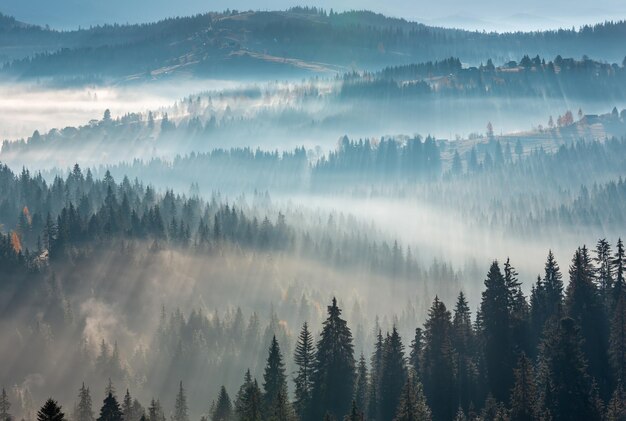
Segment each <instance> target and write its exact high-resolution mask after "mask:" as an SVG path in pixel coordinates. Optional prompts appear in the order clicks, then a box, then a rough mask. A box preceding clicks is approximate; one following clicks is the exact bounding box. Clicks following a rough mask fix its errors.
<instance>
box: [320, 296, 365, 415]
mask: <svg viewBox="0 0 626 421" xmlns="http://www.w3.org/2000/svg"><path fill="white" fill-rule="evenodd" d="M355 377H356V373H355V361H354V348H353V345H352V333H351V332H350V328H349V327H348V325H347V323H346V321H345V320H343V319H342V318H341V309H339V307H338V306H337V300H336V299H335V298H333V301H332V304H331V305H330V306H328V318H327V319H326V320H325V321H324V323H323V328H322V333H321V337H320V339H319V341H318V343H317V354H316V358H315V376H314V381H313V399H312V419H320V418H321V417H322V416H323V414H325V413H327V412H328V413H329V414H330V416H332V417H334V418H336V419H340V418H342V417H343V416H344V415H346V414H348V412H349V411H350V402H351V401H352V394H353V392H354V380H355Z"/></svg>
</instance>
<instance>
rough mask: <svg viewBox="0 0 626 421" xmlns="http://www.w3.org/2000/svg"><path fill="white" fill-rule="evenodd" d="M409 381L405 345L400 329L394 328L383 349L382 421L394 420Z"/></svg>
mask: <svg viewBox="0 0 626 421" xmlns="http://www.w3.org/2000/svg"><path fill="white" fill-rule="evenodd" d="M406 379H407V370H406V364H405V360H404V345H403V344H402V338H400V334H399V333H398V329H396V327H395V326H393V329H392V330H391V335H388V336H387V338H386V340H385V343H384V348H383V364H382V375H381V378H380V412H381V420H382V421H391V420H393V418H394V416H395V414H396V409H397V408H398V400H399V399H400V393H401V392H402V388H403V387H404V383H405V382H406Z"/></svg>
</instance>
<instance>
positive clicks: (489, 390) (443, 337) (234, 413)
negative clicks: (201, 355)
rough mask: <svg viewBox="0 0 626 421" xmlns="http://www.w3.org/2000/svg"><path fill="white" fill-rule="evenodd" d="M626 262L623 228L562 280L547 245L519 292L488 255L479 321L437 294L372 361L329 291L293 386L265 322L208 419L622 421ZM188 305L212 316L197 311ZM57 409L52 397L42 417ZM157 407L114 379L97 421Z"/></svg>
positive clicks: (297, 358) (1, 406)
mask: <svg viewBox="0 0 626 421" xmlns="http://www.w3.org/2000/svg"><path fill="white" fill-rule="evenodd" d="M625 264H626V255H625V252H624V246H623V243H622V242H621V240H620V241H619V242H618V244H617V246H616V250H615V251H613V250H612V248H611V246H610V244H609V243H608V242H606V240H600V241H598V244H597V246H596V247H595V250H594V251H593V252H590V251H589V250H588V249H587V248H586V247H584V246H583V247H580V248H578V249H577V250H576V251H575V253H574V256H573V258H572V261H571V263H570V266H569V270H568V272H569V281H568V282H567V285H566V284H565V282H564V279H563V278H564V276H563V273H562V272H561V269H560V268H559V265H558V264H557V262H556V261H555V259H554V256H553V255H552V253H551V252H550V253H549V254H548V257H547V260H546V263H545V272H544V274H543V275H541V276H538V279H537V281H536V282H535V283H534V284H533V285H532V289H531V293H530V296H528V297H527V296H526V295H525V294H524V293H523V292H522V289H521V282H520V281H519V280H518V278H517V273H516V271H515V269H514V268H513V267H512V265H511V263H510V262H509V260H508V259H507V261H506V262H505V263H504V265H501V264H500V263H499V262H497V261H494V262H493V263H492V264H491V266H490V268H489V271H488V273H487V276H486V278H485V282H484V285H485V288H484V290H483V294H482V299H481V302H480V306H479V309H478V311H477V313H476V314H475V317H474V319H473V320H472V316H471V312H470V310H469V306H468V302H467V300H466V298H465V296H464V294H463V293H460V294H459V296H458V299H457V301H456V303H455V305H454V308H453V309H452V310H449V309H448V308H447V306H446V305H445V304H444V303H443V302H442V301H441V300H439V298H435V299H434V301H433V302H432V305H431V307H430V310H429V311H428V315H427V318H426V321H425V323H424V325H423V328H417V329H415V335H414V337H413V338H411V341H410V342H408V341H406V340H404V341H403V339H402V337H401V336H400V334H399V332H398V331H397V329H396V328H395V326H394V327H392V328H391V330H390V331H388V332H386V333H383V332H382V331H378V332H377V335H376V342H375V344H374V347H373V353H372V355H371V360H370V364H367V361H366V359H365V357H364V356H363V355H361V356H360V357H357V356H356V355H355V351H354V344H353V342H354V338H353V333H352V331H351V329H350V328H349V326H348V324H347V322H346V320H345V319H344V318H343V317H342V311H341V309H340V308H339V306H338V303H337V300H336V299H333V300H332V303H331V305H329V306H328V308H327V316H326V319H325V320H324V322H323V323H322V328H321V331H320V333H319V336H318V340H317V341H315V340H314V336H313V334H312V333H311V331H310V329H309V325H308V324H307V323H306V322H304V324H303V325H302V330H301V332H300V335H299V336H298V338H297V341H296V345H295V348H294V350H293V360H294V363H295V374H294V377H293V382H294V386H295V389H294V391H295V393H293V394H291V395H290V394H289V392H288V390H289V383H290V382H289V378H288V376H287V370H286V361H287V357H286V355H285V350H284V349H282V348H281V345H280V344H279V341H278V340H277V337H276V336H275V334H272V333H271V332H270V333H269V334H270V335H273V336H272V338H271V340H269V342H268V343H269V345H268V351H267V354H265V355H267V357H266V363H265V368H264V370H263V376H262V381H259V380H258V379H256V378H254V376H253V375H252V374H251V372H250V371H249V370H248V371H247V372H246V373H245V375H244V381H243V384H242V385H241V387H240V388H239V391H238V392H237V393H236V395H234V397H233V398H231V397H230V396H229V393H228V391H227V389H226V388H224V387H222V388H221V390H220V392H219V394H218V396H217V398H216V400H215V401H213V403H212V404H210V405H209V402H208V400H207V403H206V405H205V408H206V409H207V410H208V414H209V417H210V418H211V419H212V420H215V421H217V420H221V421H228V420H274V419H277V420H297V419H301V420H309V419H310V420H315V419H340V418H344V417H345V419H350V420H353V419H355V420H363V419H371V420H380V421H386V420H434V421H446V420H481V421H487V420H494V421H495V420H543V419H546V418H548V419H554V420H572V419H585V420H620V419H622V418H623V417H624V415H625V412H626V406H625V405H626V402H624V399H625V396H626V395H625V394H624V391H623V386H622V384H623V375H624V373H625V371H624V367H626V357H625V356H626V340H625V339H624V337H626V335H624V332H625V331H626V317H624V315H625V314H626V290H625V289H624V265H625ZM176 317H180V316H176ZM192 317H193V318H194V319H196V320H197V321H196V322H193V323H206V319H205V318H204V316H202V315H201V314H197V315H196V316H192ZM237 317H240V316H237ZM203 320H204V321H203ZM189 323H192V319H191V318H190V319H189ZM170 324H171V325H172V326H175V325H177V322H176V321H173V322H170ZM239 325H241V323H239ZM159 329H161V328H159ZM241 334H242V335H243V336H242V337H243V338H244V339H245V338H246V336H247V335H248V334H249V333H243V331H242V332H241ZM158 338H159V335H157V340H159V339H158ZM170 372H172V371H170ZM108 373H110V370H105V371H103V372H102V374H103V375H107V374H108ZM173 373H177V370H176V368H174V371H173ZM185 393H186V392H185V389H184V388H183V385H182V383H180V384H179V385H177V393H176V399H175V404H174V410H173V413H172V418H173V419H174V420H177V421H178V420H179V421H185V420H187V419H188V409H187V397H186V394H185ZM78 396H79V400H78V403H77V405H76V410H75V415H74V417H73V418H72V419H75V420H76V421H85V420H90V419H93V417H94V416H93V411H92V409H91V397H90V393H89V389H88V388H85V386H84V385H83V386H82V387H81V389H80V391H79V395H78ZM9 410H10V405H9V402H8V397H7V394H6V393H5V392H3V394H2V398H1V399H0V411H2V414H3V416H4V417H9V415H8V414H9ZM59 412H60V409H59V408H58V407H57V406H56V403H54V405H53V404H52V403H51V402H50V401H48V402H46V404H45V405H44V406H43V407H42V409H41V410H40V411H39V415H38V420H39V421H43V420H44V419H51V418H41V416H42V414H43V416H48V417H53V416H55V415H54V414H58V413H59ZM45 414H48V415H45ZM130 414H132V416H131V415H130ZM159 414H164V411H163V409H162V407H161V405H160V403H159V401H158V400H157V401H155V400H154V399H153V400H152V402H151V404H150V407H149V408H148V410H147V412H146V411H145V410H144V409H143V407H142V406H141V404H139V403H138V402H135V401H133V399H132V398H131V396H130V394H129V393H128V392H127V393H126V396H125V397H124V400H123V404H122V405H120V403H119V402H118V401H117V398H116V395H115V390H114V389H113V387H112V386H111V382H109V386H107V390H106V392H105V399H104V402H103V405H102V408H101V410H100V417H99V418H98V420H102V421H104V420H107V421H120V420H122V419H124V420H126V419H133V420H136V419H138V418H142V417H145V418H146V419H154V420H159V419H160V417H163V416H164V415H159ZM61 417H62V415H61ZM4 419H7V418H4ZM142 419H143V418H142Z"/></svg>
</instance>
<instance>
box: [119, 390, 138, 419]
mask: <svg viewBox="0 0 626 421" xmlns="http://www.w3.org/2000/svg"><path fill="white" fill-rule="evenodd" d="M122 416H123V417H124V421H135V419H136V418H137V416H136V415H135V413H134V412H133V398H132V397H131V396H130V390H128V389H126V393H125V394H124V399H123V400H122Z"/></svg>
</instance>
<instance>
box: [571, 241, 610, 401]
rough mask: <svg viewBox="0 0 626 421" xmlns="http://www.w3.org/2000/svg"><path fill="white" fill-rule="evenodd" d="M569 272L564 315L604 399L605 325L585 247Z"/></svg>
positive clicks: (606, 377)
mask: <svg viewBox="0 0 626 421" xmlns="http://www.w3.org/2000/svg"><path fill="white" fill-rule="evenodd" d="M569 272H570V282H569V284H568V286H567V292H566V307H567V314H568V316H569V317H570V318H572V319H573V320H574V321H575V322H576V324H577V325H578V326H579V328H580V333H581V335H582V338H583V352H584V354H585V357H586V360H587V362H588V373H589V375H591V377H592V378H594V379H595V380H596V382H598V386H599V388H600V396H602V397H603V398H606V399H608V396H607V395H608V394H609V393H610V390H611V389H610V384H609V383H610V373H609V362H608V340H609V334H608V330H609V329H608V322H607V318H606V314H605V311H604V306H603V305H602V302H601V299H600V295H599V293H598V289H597V288H596V285H595V284H594V282H593V268H592V267H591V262H590V259H589V255H588V253H587V249H586V248H585V247H583V248H579V249H578V250H576V253H575V254H574V258H573V259H572V265H571V266H570V271H569Z"/></svg>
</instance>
